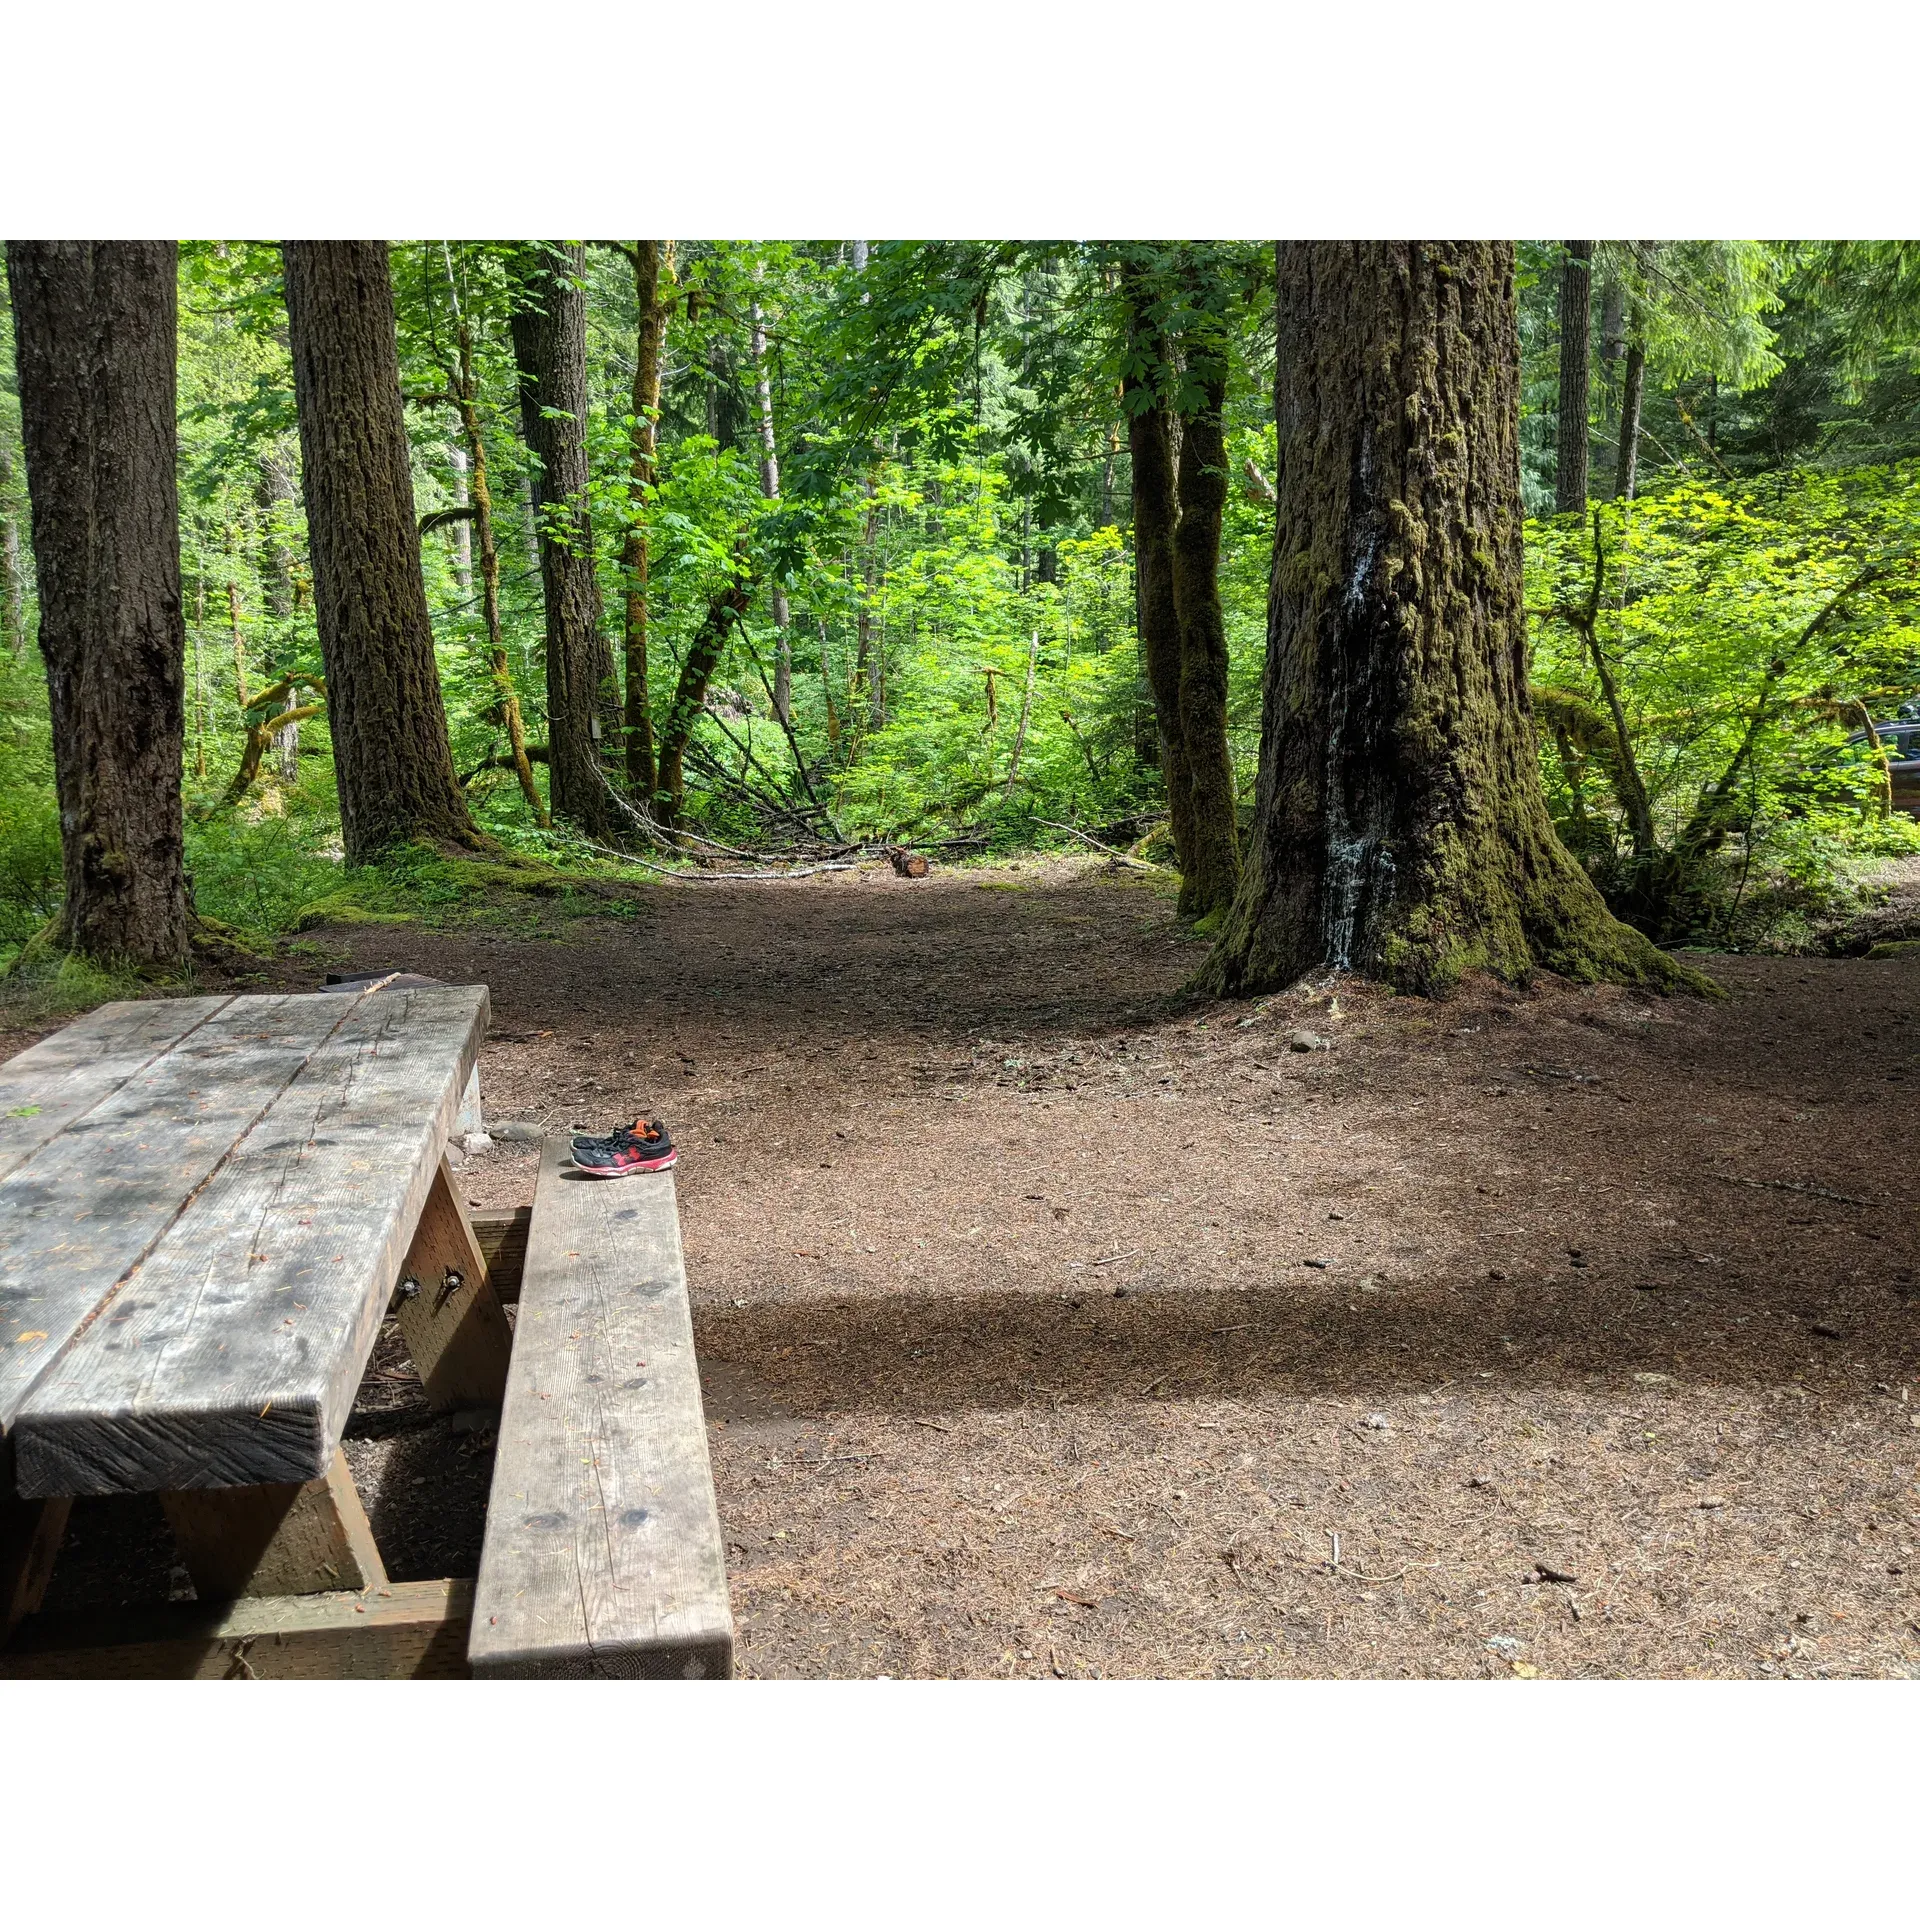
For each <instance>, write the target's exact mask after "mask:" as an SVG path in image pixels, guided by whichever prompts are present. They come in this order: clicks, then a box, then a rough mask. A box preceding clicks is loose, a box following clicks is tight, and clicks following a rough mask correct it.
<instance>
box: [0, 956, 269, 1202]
mask: <svg viewBox="0 0 1920 1920" xmlns="http://www.w3.org/2000/svg"><path fill="white" fill-rule="evenodd" d="M232 998H233V996H232V995H231V994H217V995H213V996H211V997H205V996H203V997H200V998H196V999H191V1000H120V1001H116V1002H115V1003H114V1004H113V1005H112V1006H108V1007H96V1008H94V1010H93V1011H92V1012H91V1013H89V1014H86V1015H84V1016H83V1017H82V1018H80V1019H78V1020H76V1021H74V1023H73V1024H72V1025H71V1026H68V1027H62V1028H61V1030H60V1031H59V1032H58V1033H54V1034H49V1035H48V1036H47V1038H46V1039H44V1040H42V1041H41V1042H40V1043H39V1044H38V1045H37V1046H33V1047H30V1048H28V1049H27V1051H26V1052H25V1053H21V1054H16V1055H15V1056H14V1057H13V1058H12V1059H11V1060H9V1061H8V1062H7V1063H6V1065H5V1066H0V1180H4V1179H5V1178H6V1177H7V1175H8V1174H10V1173H12V1172H13V1170H14V1169H15V1168H16V1167H18V1166H21V1165H22V1164H23V1163H24V1162H26V1161H28V1160H30V1159H31V1158H32V1157H33V1156H34V1155H35V1154H36V1153H38V1152H39V1151H40V1149H41V1148H42V1147H44V1146H45V1145H46V1144H47V1142H48V1141H49V1140H51V1139H53V1138H54V1136H55V1135H56V1134H59V1133H62V1132H64V1131H65V1129H66V1128H67V1127H69V1126H71V1125H72V1124H73V1122H74V1121H76V1120H78V1119H79V1118H81V1116H82V1115H84V1114H85V1113H86V1112H87V1111H88V1110H89V1109H90V1108H92V1107H96V1106H98V1105H99V1104H100V1102H101V1101H102V1100H105V1099H107V1098H108V1097H109V1096H110V1095H112V1094H115V1093H118V1092H119V1091H120V1089H121V1088H122V1087H123V1086H125V1085H126V1083H127V1082H128V1081H129V1080H131V1079H132V1078H133V1076H134V1075H135V1074H136V1073H138V1072H139V1071H140V1070H141V1068H142V1067H145V1066H146V1065H148V1064H149V1062H151V1061H152V1060H154V1059H155V1058H157V1057H158V1056H159V1055H160V1054H162V1053H164V1052H165V1051H166V1050H167V1049H168V1048H169V1047H171V1046H176V1045H178V1043H179V1042H180V1041H182V1040H184V1039H185V1038H186V1037H187V1035H188V1034H190V1033H191V1032H192V1031H193V1030H194V1028H196V1027H198V1026H202V1025H204V1024H205V1023H206V1022H207V1021H208V1020H211V1019H212V1018H213V1016H214V1015H215V1014H216V1013H218V1012H219V1011H220V1009H221V1008H222V1007H224V1006H226V1005H228V1004H229V1002H230V1001H231V1000H232Z"/></svg>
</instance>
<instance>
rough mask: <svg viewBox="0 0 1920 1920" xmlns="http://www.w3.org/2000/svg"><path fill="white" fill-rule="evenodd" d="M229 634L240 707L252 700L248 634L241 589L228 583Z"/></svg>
mask: <svg viewBox="0 0 1920 1920" xmlns="http://www.w3.org/2000/svg"><path fill="white" fill-rule="evenodd" d="M230 545H232V534H230V530H228V547H230ZM227 632H228V636H230V637H232V645H234V699H236V701H238V703H240V707H242V708H246V703H248V701H250V699H252V697H253V695H252V689H250V687H248V680H246V634H244V632H242V630H240V588H238V584H236V582H232V580H228V582H227Z"/></svg>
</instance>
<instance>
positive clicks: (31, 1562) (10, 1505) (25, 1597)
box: [0, 1492, 73, 1647]
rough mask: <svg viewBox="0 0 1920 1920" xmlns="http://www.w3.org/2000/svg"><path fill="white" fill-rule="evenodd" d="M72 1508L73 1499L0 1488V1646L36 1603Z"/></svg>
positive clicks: (51, 1567) (44, 1587) (43, 1592)
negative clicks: (27, 1495) (31, 1496)
mask: <svg viewBox="0 0 1920 1920" xmlns="http://www.w3.org/2000/svg"><path fill="white" fill-rule="evenodd" d="M72 1510H73V1502H72V1501H71V1500H22V1499H20V1498H18V1497H17V1496H16V1495H15V1494H13V1493H11V1492H8V1493H0V1647H3V1646H5V1645H6V1643H7V1640H8V1637H9V1636H10V1635H11V1634H12V1632H13V1630H14V1628H15V1627H17V1626H18V1625H19V1624H20V1622H21V1621H22V1620H24V1619H25V1618H26V1617H27V1615H28V1614H30V1613H32V1612H33V1611H34V1610H35V1609H36V1608H37V1607H38V1606H39V1605H40V1601H41V1598H42V1596H43V1595H44V1594H45V1593H46V1591H47V1582H48V1581H49V1580H50V1579H52V1577H53V1562H54V1558H55V1556H56V1555H57V1554H58V1553H59V1551H60V1542H61V1540H62V1538H63V1537H64V1536H65V1534H66V1531H67V1515H68V1514H69V1513H70V1512H71V1511H72Z"/></svg>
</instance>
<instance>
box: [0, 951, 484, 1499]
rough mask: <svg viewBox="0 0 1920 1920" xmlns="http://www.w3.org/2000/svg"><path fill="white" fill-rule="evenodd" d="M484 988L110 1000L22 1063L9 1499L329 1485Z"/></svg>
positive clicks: (3, 1082)
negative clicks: (324, 1479)
mask: <svg viewBox="0 0 1920 1920" xmlns="http://www.w3.org/2000/svg"><path fill="white" fill-rule="evenodd" d="M487 1013H488V1002H487V990H486V988H485V987H480V986H470V987H448V988H441V989H434V990H414V991H386V992H381V991H377V990H376V991H367V992H361V993H345V994H342V993H324V994H242V995H222V996H216V997H211V998H201V999H184V1000H154V1001H122V1002H117V1003H115V1004H114V1005H112V1006H106V1007H101V1008H99V1009H98V1010H97V1011H95V1012H93V1013H91V1014H89V1015H87V1016H86V1017H85V1018H84V1019H81V1020H77V1021H75V1022H74V1023H73V1025H71V1026H70V1027H67V1028H65V1029H63V1030H62V1031H61V1032H59V1033H57V1034H54V1035H52V1036H51V1037H50V1038H48V1039H46V1040H43V1041H42V1042H41V1043H40V1044H39V1045H38V1046H35V1047H32V1048H30V1049H29V1050H28V1051H27V1052H25V1053H22V1054H19V1055H17V1056H16V1057H15V1058H14V1059H13V1060H11V1061H9V1062H7V1064H6V1065H5V1066H0V1494H3V1493H5V1492H6V1491H8V1490H9V1489H10V1488H17V1490H18V1492H19V1493H21V1494H22V1495H25V1496H27V1497H28V1498H35V1499H42V1498H48V1497H51V1496H56V1495H67V1494H87V1493H116V1492H135V1491H147V1490H165V1489H181V1488H191V1487H220V1486H246V1485H256V1484H260V1483H265V1482H276V1483H284V1482H288V1481H296V1480H311V1479H315V1478H317V1477H318V1476H319V1475H320V1474H322V1473H324V1472H325V1471H326V1469H327V1466H328V1464H329V1462H330V1460H331V1458H332V1454H333V1450H334V1447H335V1445H336V1444H337V1442H338V1440H339V1438H340V1433H341V1429H342V1428H343V1427H344V1426H345V1424H346V1419H347V1414H348V1412H349V1411H350V1410H351V1408H352V1405H353V1397H354V1393H355V1391H356V1390H357V1388H358V1386H359V1383H360V1377H361V1375H362V1373H363V1372H364V1371H365V1368H366V1362H367V1357H368V1355H369V1353H370V1352H371V1350H372V1347H373V1343H374V1340H375V1338H376V1337H377V1335H378V1333H379V1330H380V1322H381V1319H382V1317H383V1315H384V1314H385V1312H386V1309H387V1303H388V1300H389V1298H390V1297H391V1294H392V1291H393V1286H394V1283H395V1280H396V1278H397V1274H398V1268H399V1264H400V1262H401V1261H402V1260H403V1259H404V1258H405V1256H406V1252H407V1248H408V1245H409V1243H410V1241H411V1239H412V1236H413V1231H414V1227H415V1225H416V1224H417V1222H418V1221H419V1218H420V1214H421V1210H422V1208H423V1207H424V1205H425V1203H426V1199H427V1195H428V1192H429V1189H430V1188H431V1186H432V1183H433V1179H434V1176H435V1173H436V1172H437V1170H438V1168H439V1166H440V1160H441V1155H442V1154H443V1152H444V1151H445V1147H446V1143H447V1138H448V1135H449V1132H450V1131H451V1129H452V1127H453V1124H454V1120H455V1117H456V1115H457V1114H458V1112H459V1110H460V1104H461V1097H462V1094H463V1092H464V1090H465V1088H466V1085H467V1082H468V1079H469V1077H470V1075H471V1073H472V1071H473V1067H474V1064H475V1061H476V1059H477V1056H478V1051H479V1045H480V1038H481V1035H482V1034H483V1033H484V1032H485V1030H486V1024H487Z"/></svg>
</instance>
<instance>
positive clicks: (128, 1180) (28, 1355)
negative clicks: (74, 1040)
mask: <svg viewBox="0 0 1920 1920" xmlns="http://www.w3.org/2000/svg"><path fill="white" fill-rule="evenodd" d="M355 1004H356V1003H354V1002H352V1001H348V1002H346V1003H344V1004H343V1003H342V1002H341V1001H339V1000H337V999H329V998H326V997H325V996H322V995H317V994H303V995H262V996H259V997H250V998H246V999H236V1000H232V1001H229V1002H228V1003H227V1005H226V1006H224V1007H222V1008H221V1009H219V1010H218V1011H217V1012H216V1013H214V1014H213V1015H212V1016H211V1017H210V1018H208V1019H206V1020H203V1021H202V1022H201V1023H200V1024H199V1025H197V1026H196V1027H194V1028H193V1029H192V1031H190V1032H188V1033H186V1034H184V1035H183V1036H181V1038H179V1039H178V1040H177V1041H176V1042H175V1043H174V1044H173V1045H172V1046H170V1047H168V1048H166V1050H165V1051H163V1052H161V1053H159V1054H157V1055H156V1056H155V1057H154V1058H153V1059H151V1060H150V1061H149V1062H148V1063H147V1065H146V1066H144V1067H142V1068H141V1069H140V1070H139V1071H138V1072H137V1073H134V1074H132V1075H131V1076H129V1077H128V1079H127V1080H126V1081H125V1082H124V1083H123V1084H122V1085H121V1087H120V1088H119V1089H118V1090H117V1091H116V1092H114V1093H113V1094H111V1095H109V1096H107V1097H106V1098H104V1099H102V1100H99V1101H97V1102H96V1103H95V1104H94V1105H93V1106H92V1107H90V1108H89V1109H88V1110H87V1111H86V1112H84V1113H82V1114H80V1115H77V1116H75V1117H73V1118H71V1119H69V1120H68V1122H67V1123H66V1125H65V1126H64V1127H63V1128H62V1130H61V1131H60V1132H59V1133H58V1134H56V1135H55V1136H54V1137H53V1138H52V1139H50V1140H48V1141H47V1142H46V1143H45V1144H44V1145H43V1146H42V1147H41V1148H40V1149H39V1151H38V1152H36V1153H34V1154H33V1155H32V1156H31V1158H29V1159H27V1160H26V1161H24V1162H23V1163H21V1164H20V1165H18V1166H17V1167H16V1168H15V1169H14V1171H13V1172H12V1173H11V1174H10V1175H8V1176H7V1177H6V1178H5V1179H4V1180H0V1221H4V1222H5V1233H4V1236H0V1436H8V1437H10V1436H11V1434H12V1430H13V1428H14V1426H15V1424H16V1422H17V1420H18V1417H19V1414H20V1409H21V1405H22V1402H23V1401H24V1400H25V1399H26V1398H27V1396H28V1394H29V1393H30V1392H31V1390H32V1388H33V1386H34V1384H35V1382H36V1381H38V1380H40V1379H41V1378H43V1377H45V1376H46V1375H48V1374H49V1373H52V1372H55V1371H57V1370H58V1368H59V1367H60V1366H61V1365H62V1364H64V1362H65V1359H66V1358H67V1348H68V1345H69V1343H70V1342H72V1341H73V1340H74V1339H75V1337H76V1336H77V1335H78V1334H79V1333H80V1332H81V1330H82V1329H83V1328H85V1327H86V1326H87V1325H88V1324H89V1323H90V1322H91V1321H92V1320H93V1319H94V1318H95V1317H96V1316H97V1315H98V1314H99V1313H100V1312H101V1311H102V1309H103V1308H104V1307H105V1306H106V1304H107V1303H108V1302H109V1301H110V1300H111V1299H112V1298H113V1296H114V1294H115V1292H116V1290H118V1289H119V1288H120V1286H121V1284H122V1282H124V1281H125V1279H126V1277H127V1275H128V1273H129V1272H130V1271H131V1270H132V1269H133V1268H134V1267H135V1266H136V1265H137V1264H138V1263H139V1262H140V1261H142V1260H143V1259H145V1258H147V1256H148V1255H149V1254H150V1253H151V1252H152V1251H153V1249H154V1248H155V1246H156V1245H157V1243H158V1242H159V1241H160V1239H161V1238H162V1236H163V1235H165V1234H166V1233H167V1231H168V1229H169V1228H170V1227H172V1226H173V1224H174V1222H175V1221H176V1219H177V1218H178V1217H179V1215H180V1213H181V1211H182V1209H183V1208H184V1207H185V1206H186V1205H187V1203H188V1201H189V1200H190V1199H191V1198H192V1197H193V1195H194V1194H195V1193H196V1192H198V1190H199V1189H200V1188H201V1187H202V1186H203V1185H205V1183H206V1182H207V1180H208V1179H209V1177H210V1176H211V1175H212V1174H213V1173H214V1172H215V1170H216V1169H217V1168H219V1166H220V1165H221V1163H222V1162H223V1161H224V1160H225V1159H226V1158H227V1156H228V1155H229V1154H230V1153H232V1152H233V1150H234V1143H235V1142H236V1141H237V1140H239V1139H241V1138H243V1137H244V1136H245V1135H246V1133H247V1130H248V1129H249V1128H250V1127H252V1126H253V1125H254V1124H255V1122H257V1121H258V1120H259V1119H260V1117H261V1116H262V1115H263V1114H264V1113H266V1112H267V1110H268V1109H269V1108H270V1107H271V1106H272V1105H273V1103H274V1102H275V1101H276V1100H277V1099H278V1098H279V1096H280V1094H281V1093H282V1092H283V1091H284V1090H285V1089H286V1087H287V1085H288V1083H289V1082H291V1081H292V1080H293V1078H294V1077H295V1076H296V1075H297V1074H298V1073H299V1072H300V1070H301V1068H302V1067H303V1066H305V1065H306V1063H307V1061H308V1060H309V1059H310V1058H311V1057H312V1055H313V1054H314V1052H315V1051H316V1050H317V1049H318V1048H319V1047H320V1046H321V1044H322V1043H323V1042H324V1041H325V1040H326V1039H327V1037H328V1036H329V1035H330V1034H331V1033H332V1032H333V1030H334V1028H335V1027H337V1026H338V1025H340V1024H341V1023H342V1022H343V1021H346V1020H349V1019H351V1018H352V1017H353V1014H354V1010H355ZM34 1051H35V1052H38V1049H37V1048H36V1049H34ZM6 1465H7V1462H6V1461H5V1460H4V1459H0V1484H4V1470H5V1468H6ZM16 1472H17V1469H16ZM277 1477H278V1478H280V1479H305V1478H311V1475H307V1474H300V1473H293V1474H281V1475H279V1476H277ZM101 1490H102V1491H108V1490H110V1489H101ZM77 1491H79V1489H77V1488H71V1487H60V1486H54V1487H44V1488H41V1489H39V1492H40V1493H42V1494H56V1493H71V1492H77ZM89 1491H91V1489H89Z"/></svg>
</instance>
